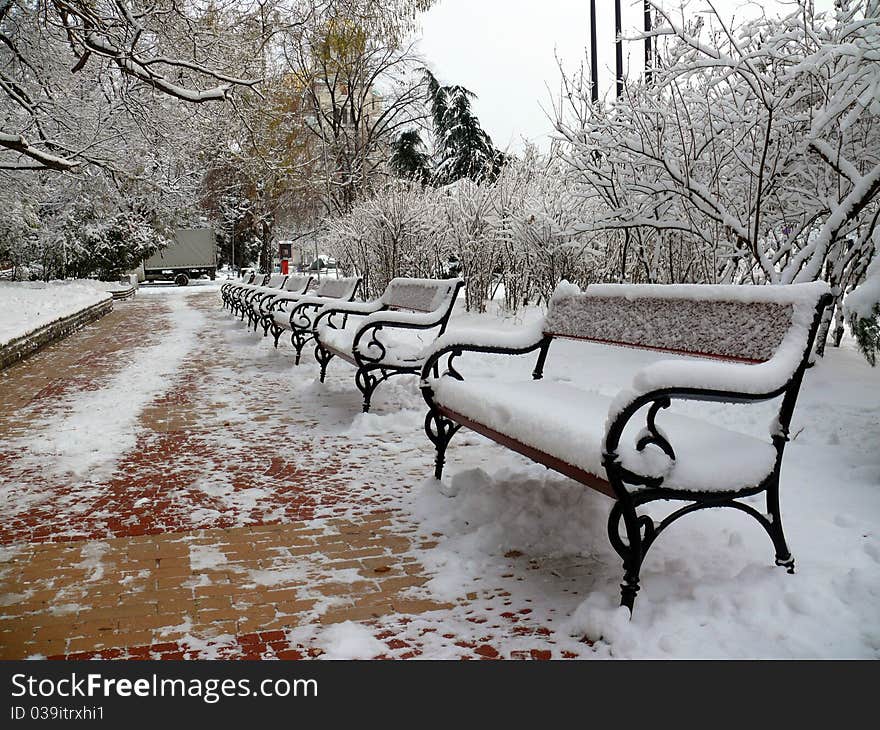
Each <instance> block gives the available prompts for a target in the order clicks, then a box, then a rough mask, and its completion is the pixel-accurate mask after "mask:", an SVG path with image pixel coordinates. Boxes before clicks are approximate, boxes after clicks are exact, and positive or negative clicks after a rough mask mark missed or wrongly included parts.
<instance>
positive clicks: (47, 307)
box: [0, 281, 111, 347]
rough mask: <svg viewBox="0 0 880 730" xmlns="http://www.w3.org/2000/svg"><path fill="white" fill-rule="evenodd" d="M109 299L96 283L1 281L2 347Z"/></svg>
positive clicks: (0, 326) (0, 337)
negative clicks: (97, 287)
mask: <svg viewBox="0 0 880 730" xmlns="http://www.w3.org/2000/svg"><path fill="white" fill-rule="evenodd" d="M99 283H100V284H104V282H99ZM110 298H111V295H110V294H109V293H108V292H107V291H106V290H104V289H103V287H102V288H101V289H96V287H95V284H94V283H93V282H88V283H85V282H82V281H72V282H67V281H50V282H48V283H47V282H42V281H34V282H30V281H29V282H0V311H2V312H3V317H2V318H0V347H2V346H3V345H6V344H8V343H9V342H11V341H12V340H15V339H18V338H19V337H23V336H25V335H27V334H29V333H31V332H33V331H34V330H37V329H39V328H40V327H44V326H46V325H48V324H51V323H52V322H55V321H56V320H59V319H63V318H64V317H69V316H71V315H73V314H76V313H77V312H80V311H82V310H83V309H87V308H88V307H91V306H94V305H95V304H99V303H100V302H103V301H106V300H108V299H110Z"/></svg>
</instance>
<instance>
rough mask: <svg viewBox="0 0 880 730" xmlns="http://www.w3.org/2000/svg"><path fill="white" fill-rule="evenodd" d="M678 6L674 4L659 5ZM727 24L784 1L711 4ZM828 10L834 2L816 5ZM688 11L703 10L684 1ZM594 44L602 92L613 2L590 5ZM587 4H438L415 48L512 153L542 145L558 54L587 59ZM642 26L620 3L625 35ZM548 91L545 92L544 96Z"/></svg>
mask: <svg viewBox="0 0 880 730" xmlns="http://www.w3.org/2000/svg"><path fill="white" fill-rule="evenodd" d="M664 4H665V5H666V6H667V7H677V6H679V5H680V4H681V3H680V2H679V0H665V2H664ZM714 4H715V6H716V7H717V8H718V11H719V12H720V13H721V14H722V15H723V16H724V17H726V18H730V17H733V16H734V15H736V17H747V16H754V15H756V14H758V13H760V9H761V8H762V7H763V8H764V9H765V11H766V12H767V13H768V14H771V13H774V11H775V12H776V13H778V12H779V10H780V9H782V8H783V7H784V5H785V2H784V0H762V2H761V3H760V5H759V4H757V3H755V2H746V1H745V0H715V2H714ZM815 4H816V8H817V9H818V10H827V9H829V8H830V7H831V6H832V5H833V0H815ZM688 8H689V9H692V11H693V12H696V11H697V10H699V9H700V8H705V2H704V0H690V2H689V4H688ZM596 12H597V23H596V25H597V31H596V36H597V46H598V49H599V75H600V82H601V84H602V88H603V91H604V90H605V89H607V88H611V87H612V85H613V81H614V3H613V2H612V0H597V2H596ZM588 18H589V0H439V1H438V3H437V5H435V6H434V7H433V8H432V9H431V10H429V11H428V12H427V13H425V15H424V16H423V19H422V39H421V41H420V43H419V49H420V51H421V53H422V54H423V55H424V57H425V58H426V59H427V61H428V65H429V66H430V67H431V68H432V69H433V70H434V72H435V73H436V75H437V77H438V78H439V79H440V81H441V82H443V83H447V84H461V85H463V86H465V87H467V88H468V89H470V90H471V91H473V92H474V93H476V94H477V97H478V99H477V101H476V102H475V105H474V108H475V111H476V113H477V116H478V117H479V118H480V122H481V124H482V126H483V128H484V129H485V130H486V131H487V132H489V134H490V135H491V136H492V139H493V141H494V142H495V145H496V146H497V147H500V148H502V149H503V148H505V147H507V146H508V145H509V146H510V147H512V148H514V149H517V148H519V147H520V146H521V138H522V137H525V138H527V139H531V140H533V141H535V142H536V143H538V144H539V145H540V146H541V147H546V146H547V144H548V134H549V133H550V132H551V124H550V121H549V120H548V118H547V116H546V114H545V112H544V111H542V106H543V107H544V109H547V110H548V111H549V110H550V109H551V104H550V99H551V93H554V94H558V91H559V72H558V67H557V64H556V58H555V56H556V55H558V56H559V58H560V60H561V61H562V62H563V64H564V66H565V68H567V69H568V70H574V69H577V67H578V65H579V64H580V62H581V61H582V60H586V58H587V55H586V54H587V47H588V43H589V25H588ZM641 23H642V2H641V0H638V1H637V2H633V0H623V29H624V35H627V33H629V34H632V33H634V32H635V31H636V30H638V29H639V28H641ZM643 58H644V56H643V51H642V44H641V43H630V44H625V46H624V65H625V66H626V65H627V64H628V63H629V64H631V65H632V68H633V69H634V70H635V71H637V70H638V69H640V68H641V66H642V63H643ZM548 86H549V90H548Z"/></svg>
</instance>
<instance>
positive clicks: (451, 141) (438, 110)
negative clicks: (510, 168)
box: [424, 69, 504, 185]
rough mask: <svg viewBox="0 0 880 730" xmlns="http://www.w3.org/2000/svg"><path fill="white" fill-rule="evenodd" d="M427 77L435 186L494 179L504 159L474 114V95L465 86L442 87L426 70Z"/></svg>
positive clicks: (425, 75)
mask: <svg viewBox="0 0 880 730" xmlns="http://www.w3.org/2000/svg"><path fill="white" fill-rule="evenodd" d="M424 77H425V83H426V86H427V89H428V103H429V104H430V107H431V117H432V119H433V121H434V132H435V134H436V136H437V160H436V167H435V171H434V183H435V184H437V185H446V184H448V183H452V182H455V181H456V180H461V179H462V178H470V179H471V180H474V181H475V182H480V181H482V180H485V179H489V180H492V179H494V178H495V177H496V176H497V174H498V171H499V170H500V169H501V166H502V165H503V162H504V156H503V155H502V153H501V152H499V151H498V150H496V149H495V146H494V145H493V144H492V138H491V137H490V136H489V135H488V134H487V133H486V132H485V131H484V130H483V128H482V127H481V126H480V121H479V119H477V117H476V116H474V114H473V112H472V111H471V99H473V98H475V96H474V94H473V93H472V92H471V91H468V90H467V89H466V88H464V87H463V86H441V85H440V83H439V82H438V81H437V79H436V78H435V77H434V75H433V74H432V73H431V72H430V71H429V70H428V69H424Z"/></svg>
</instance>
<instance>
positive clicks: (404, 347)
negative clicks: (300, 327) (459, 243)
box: [314, 278, 464, 412]
mask: <svg viewBox="0 0 880 730" xmlns="http://www.w3.org/2000/svg"><path fill="white" fill-rule="evenodd" d="M463 284H464V282H463V281H462V280H461V279H406V278H398V279H392V280H391V282H389V284H388V286H387V287H386V288H385V291H384V292H383V293H382V296H381V297H379V298H378V299H375V300H373V301H371V302H350V303H347V304H340V305H333V306H329V305H328V306H326V307H324V309H322V310H321V312H320V314H319V315H318V316H317V317H316V318H315V322H314V338H315V342H316V347H315V359H316V360H317V361H318V363H319V364H320V366H321V382H322V383H323V382H324V377H325V375H326V374H327V365H328V364H329V362H330V361H331V360H332V359H333V358H334V357H339V358H341V359H342V360H345V361H346V362H349V363H351V364H352V365H354V366H355V367H356V368H357V372H356V374H355V384H356V385H357V387H358V390H360V391H361V393H362V394H363V396H364V412H367V411H369V410H370V399H371V398H372V395H373V392H374V391H375V390H376V387H377V386H378V385H379V383H382V382H384V381H385V380H388V378H390V377H392V376H393V375H404V374H407V373H409V374H415V375H417V374H419V373H420V372H421V370H422V364H423V363H424V351H425V349H426V346H427V344H430V343H425V342H421V341H419V342H414V341H412V340H409V341H408V340H407V339H406V338H404V337H398V335H400V334H401V333H405V332H407V331H412V330H424V331H431V330H435V332H432V333H431V336H430V342H433V341H434V339H436V337H438V336H440V335H442V334H443V332H444V331H445V330H446V324H447V323H448V322H449V316H450V315H451V314H452V307H453V306H454V304H455V299H456V297H457V296H458V291H459V289H461V287H462V285H463ZM389 333H390V335H391V336H389Z"/></svg>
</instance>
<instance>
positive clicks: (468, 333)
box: [422, 322, 552, 392]
mask: <svg viewBox="0 0 880 730" xmlns="http://www.w3.org/2000/svg"><path fill="white" fill-rule="evenodd" d="M542 324H543V322H540V323H538V324H536V325H534V326H531V327H525V328H523V329H521V330H517V331H515V332H491V331H490V332H487V331H485V330H457V331H454V332H448V333H446V334H444V335H442V336H441V337H439V338H437V341H436V342H435V343H434V344H433V345H432V346H431V347H430V348H429V349H428V351H427V353H426V360H425V364H424V366H423V367H422V389H423V392H424V389H425V388H427V387H428V385H427V381H428V377H429V376H430V374H431V371H432V370H433V371H434V373H435V374H436V375H437V376H439V368H438V363H439V362H440V360H441V359H442V358H443V357H444V356H445V355H448V356H449V357H448V360H447V362H446V369H445V370H444V374H448V375H451V376H452V377H454V378H458V379H461V375H460V373H458V371H457V370H456V369H455V367H453V364H452V361H453V360H454V359H455V358H456V357H458V356H459V355H461V354H462V353H464V352H478V353H486V354H497V355H525V354H528V353H530V352H534V351H535V350H540V351H541V353H540V355H539V357H538V363H537V365H536V366H535V370H534V372H533V373H532V376H533V377H534V378H536V379H538V378H540V377H541V374H542V372H543V369H544V360H545V358H546V356H547V349H548V348H549V346H550V341H551V340H552V337H550V336H548V335H545V334H544V333H543V331H542V328H541V325H542Z"/></svg>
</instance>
